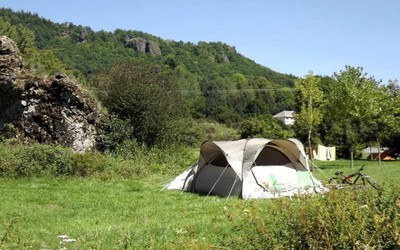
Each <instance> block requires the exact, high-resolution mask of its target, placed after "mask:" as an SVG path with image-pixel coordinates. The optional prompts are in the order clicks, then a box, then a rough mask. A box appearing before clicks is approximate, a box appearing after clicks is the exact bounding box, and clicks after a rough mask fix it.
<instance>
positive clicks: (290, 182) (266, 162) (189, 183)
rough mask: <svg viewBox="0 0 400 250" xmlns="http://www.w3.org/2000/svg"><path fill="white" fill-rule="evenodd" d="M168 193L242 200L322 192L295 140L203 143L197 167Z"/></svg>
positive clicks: (178, 180)
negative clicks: (175, 190) (234, 197)
mask: <svg viewBox="0 0 400 250" xmlns="http://www.w3.org/2000/svg"><path fill="white" fill-rule="evenodd" d="M166 188H167V189H178V190H183V191H192V192H196V193H201V194H206V195H210V194H211V195H218V196H222V197H227V196H239V197H241V198H243V199H250V198H273V197H280V196H292V195H295V194H304V193H315V192H323V191H324V188H323V186H322V184H321V183H320V182H319V181H318V180H316V179H315V178H314V177H313V175H312V173H311V172H310V170H309V167H308V162H307V158H306V156H305V153H304V149H303V144H302V143H301V142H300V141H298V140H296V139H287V140H286V139H274V140H269V139H263V138H256V139H247V140H246V139H242V140H237V141H205V142H203V143H202V145H201V147H200V157H199V160H198V162H197V163H196V164H194V165H193V166H191V167H190V168H189V169H188V170H186V171H185V172H183V173H182V174H180V175H179V176H178V177H176V178H175V179H174V180H173V181H172V182H170V183H169V184H168V185H167V186H166Z"/></svg>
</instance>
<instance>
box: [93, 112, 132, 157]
mask: <svg viewBox="0 0 400 250" xmlns="http://www.w3.org/2000/svg"><path fill="white" fill-rule="evenodd" d="M132 131H133V127H132V126H131V124H130V122H129V120H122V119H120V118H118V116H115V115H111V116H110V117H107V118H105V119H104V120H103V121H102V125H101V129H100V131H98V133H97V137H96V142H97V148H98V149H99V150H100V151H102V152H105V151H109V152H112V151H114V150H115V149H116V148H117V146H118V145H119V144H121V143H123V142H124V141H125V140H130V139H131V137H132Z"/></svg>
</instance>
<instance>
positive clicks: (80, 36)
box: [0, 9, 400, 157]
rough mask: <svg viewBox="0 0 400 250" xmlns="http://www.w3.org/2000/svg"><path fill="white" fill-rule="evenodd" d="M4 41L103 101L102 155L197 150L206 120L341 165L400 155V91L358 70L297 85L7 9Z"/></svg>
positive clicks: (175, 44)
mask: <svg viewBox="0 0 400 250" xmlns="http://www.w3.org/2000/svg"><path fill="white" fill-rule="evenodd" d="M2 34H4V35H7V36H9V37H11V38H12V39H14V41H16V43H17V44H18V46H19V48H20V50H21V52H22V53H23V56H24V58H25V61H26V64H27V65H29V66H30V67H32V68H35V70H36V72H37V73H38V74H51V73H54V72H58V71H63V72H66V73H67V74H68V75H70V76H71V77H73V78H74V79H76V80H77V81H78V82H79V83H80V84H81V85H82V86H84V87H85V88H87V89H89V90H91V91H92V92H93V93H94V95H95V96H96V98H98V100H100V101H101V103H102V104H103V105H104V108H105V110H106V111H105V112H106V113H107V114H108V120H107V122H106V123H107V126H104V131H102V133H100V135H99V145H101V148H102V150H113V149H115V148H116V147H117V146H118V144H119V143H121V142H122V141H123V140H125V139H126V138H130V139H132V140H137V141H139V142H143V143H146V144H148V145H155V144H163V143H166V142H168V141H171V140H173V141H174V142H176V143H193V142H197V140H199V138H202V137H201V136H199V134H200V133H204V131H199V129H198V128H199V126H200V125H199V124H200V123H201V122H203V123H204V122H205V121H207V122H216V123H219V124H224V125H226V126H227V127H231V128H234V129H235V130H237V131H238V136H239V137H250V136H263V137H268V138H276V137H289V136H296V137H298V138H300V139H302V141H303V142H306V141H308V142H309V143H310V144H312V145H315V144H317V143H323V144H326V145H336V146H337V147H338V149H339V156H345V157H348V156H349V155H350V152H351V154H353V152H357V150H358V149H360V148H362V147H364V146H366V145H371V143H372V144H376V143H377V142H378V143H379V144H382V145H386V146H390V147H391V148H392V149H393V152H397V151H398V150H399V148H400V147H399V143H398V141H400V140H398V139H399V138H400V131H399V128H398V126H396V124H397V125H398V124H399V119H400V118H399V114H400V108H399V107H400V101H399V98H400V97H399V94H400V88H399V85H398V83H397V81H396V80H394V81H391V82H390V83H389V84H387V85H382V84H381V83H380V82H379V81H377V80H375V79H374V78H373V77H369V76H367V74H366V73H365V72H363V69H362V68H361V67H351V66H346V68H345V69H343V70H342V71H339V72H337V73H333V76H332V77H320V76H314V75H312V73H310V74H309V75H307V76H305V77H304V78H297V77H295V76H293V75H290V74H282V73H278V72H275V71H273V70H271V69H269V68H267V67H264V66H261V65H259V64H257V63H255V62H254V61H252V60H250V59H248V58H246V57H245V56H243V55H241V54H240V53H239V52H238V51H237V50H236V49H235V47H234V46H232V45H228V44H225V43H223V42H201V41H200V42H198V43H197V44H194V43H191V42H184V41H173V40H165V39H162V38H159V37H156V36H153V35H151V34H148V33H145V32H141V31H133V30H121V29H117V30H115V31H113V32H110V31H104V30H101V31H94V30H92V29H91V28H90V27H84V26H81V25H76V24H73V23H69V22H67V23H62V24H59V23H54V22H52V21H50V20H47V19H44V18H42V17H39V16H38V15H37V14H34V13H29V12H13V11H11V10H9V9H0V35H2ZM132 99H134V101H132ZM282 110H295V111H296V114H297V116H296V124H295V125H294V126H293V127H286V126H284V125H283V124H281V123H279V122H277V121H275V120H274V119H272V115H273V114H276V113H278V112H280V111H282ZM344 118H345V119H344Z"/></svg>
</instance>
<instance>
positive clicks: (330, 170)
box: [310, 160, 400, 187]
mask: <svg viewBox="0 0 400 250" xmlns="http://www.w3.org/2000/svg"><path fill="white" fill-rule="evenodd" d="M313 163H314V164H315V165H316V166H317V167H314V168H313V169H314V171H313V174H314V175H315V176H316V177H317V178H318V179H319V180H321V181H322V182H323V183H327V182H328V180H329V178H331V177H334V176H335V172H336V171H338V170H340V171H343V172H344V174H346V175H348V174H352V173H354V172H356V171H357V170H358V169H359V168H360V167H361V166H362V165H365V169H364V170H363V171H362V172H363V173H365V174H367V175H369V176H371V177H372V178H373V179H374V180H376V181H377V182H378V183H379V184H380V185H383V186H384V187H385V186H386V187H390V186H393V185H395V186H396V185H397V186H399V185H400V180H399V179H398V178H397V177H398V176H400V162H399V161H381V162H380V163H379V162H378V161H371V160H356V161H354V162H353V167H352V166H351V162H350V161H348V160H336V161H313ZM310 165H311V164H310Z"/></svg>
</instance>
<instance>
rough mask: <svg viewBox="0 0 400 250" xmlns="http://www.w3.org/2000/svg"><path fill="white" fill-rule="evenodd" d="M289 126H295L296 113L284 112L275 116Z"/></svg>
mask: <svg viewBox="0 0 400 250" xmlns="http://www.w3.org/2000/svg"><path fill="white" fill-rule="evenodd" d="M273 117H274V118H275V119H277V120H279V121H281V122H283V124H285V125H287V126H291V125H293V124H294V111H288V110H284V111H281V112H279V113H278V114H276V115H274V116H273Z"/></svg>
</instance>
